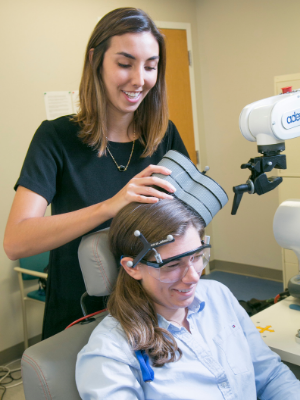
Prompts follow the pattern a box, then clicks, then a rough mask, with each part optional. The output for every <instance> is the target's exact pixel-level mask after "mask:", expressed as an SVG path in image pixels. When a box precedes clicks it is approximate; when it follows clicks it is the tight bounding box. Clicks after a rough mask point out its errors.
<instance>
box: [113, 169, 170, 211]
mask: <svg viewBox="0 0 300 400" xmlns="http://www.w3.org/2000/svg"><path fill="white" fill-rule="evenodd" d="M171 172H172V171H171V170H169V169H168V168H166V167H162V166H159V165H149V166H148V167H147V168H145V169H144V170H143V171H142V172H140V173H139V174H137V175H136V176H135V177H133V178H132V179H131V180H130V181H129V182H128V183H127V185H125V186H124V187H123V189H121V190H120V191H119V192H118V193H117V194H116V195H115V196H114V197H112V198H111V199H108V200H107V201H106V202H107V205H108V208H109V210H110V213H111V218H113V217H114V216H115V215H116V214H117V213H118V212H119V211H120V210H121V209H122V208H123V207H124V206H126V205H127V204H129V203H131V202H134V201H135V202H138V203H157V202H158V201H159V199H173V197H172V196H171V195H169V194H167V193H165V192H163V191H160V190H158V189H155V188H154V187H153V186H158V187H160V188H162V189H164V190H165V191H167V192H169V193H174V192H175V190H176V189H175V187H174V186H173V185H172V184H171V183H169V182H167V181H166V180H164V179H160V178H158V177H155V176H151V175H152V174H154V173H157V174H162V175H170V174H171Z"/></svg>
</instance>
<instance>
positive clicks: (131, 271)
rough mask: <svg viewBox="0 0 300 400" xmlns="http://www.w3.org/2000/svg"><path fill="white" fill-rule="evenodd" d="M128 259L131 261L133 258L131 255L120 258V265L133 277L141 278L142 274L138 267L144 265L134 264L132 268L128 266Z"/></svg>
mask: <svg viewBox="0 0 300 400" xmlns="http://www.w3.org/2000/svg"><path fill="white" fill-rule="evenodd" d="M128 261H133V258H131V257H123V258H122V260H121V265H122V267H123V268H124V269H125V271H126V272H127V274H128V275H130V276H131V277H132V278H133V279H136V280H138V281H139V280H140V279H142V274H141V271H140V267H142V268H143V267H144V266H142V265H141V264H138V265H136V266H135V267H134V268H131V267H128V266H127V263H128Z"/></svg>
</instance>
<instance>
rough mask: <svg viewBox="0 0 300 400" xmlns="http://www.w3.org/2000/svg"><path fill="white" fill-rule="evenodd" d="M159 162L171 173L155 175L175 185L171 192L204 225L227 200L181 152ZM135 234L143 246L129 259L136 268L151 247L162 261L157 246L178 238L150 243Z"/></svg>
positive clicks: (167, 156) (130, 265) (173, 151)
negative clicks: (197, 216)
mask: <svg viewBox="0 0 300 400" xmlns="http://www.w3.org/2000/svg"><path fill="white" fill-rule="evenodd" d="M158 165H161V166H163V167H166V168H168V169H170V170H171V171H172V173H171V175H162V174H153V175H152V176H156V177H159V178H161V179H163V180H166V181H168V182H170V183H171V184H172V185H173V186H174V187H175V188H176V192H175V193H170V194H172V195H173V196H174V197H176V198H178V199H179V200H181V201H182V202H183V203H185V204H187V205H188V206H189V207H191V208H192V209H193V210H194V211H196V212H197V213H198V214H199V215H200V216H201V217H202V219H203V220H204V223H205V226H207V225H208V224H209V223H210V222H211V220H212V219H213V217H214V216H215V215H216V214H217V212H218V211H220V210H221V209H222V208H223V207H224V206H225V205H226V203H227V202H228V196H227V194H226V192H225V191H224V190H223V189H222V188H221V186H220V185H219V184H218V183H217V182H215V181H214V180H213V179H211V178H209V177H208V176H206V175H205V173H206V172H202V173H201V172H200V171H199V170H198V169H197V168H196V166H195V165H194V164H193V163H192V161H191V160H190V159H189V158H187V157H186V156H184V155H183V154H181V153H179V152H178V151H175V150H169V151H168V152H167V153H166V154H165V155H164V157H163V158H162V160H161V161H160V162H159V163H158ZM134 235H135V236H137V237H139V238H140V240H141V242H142V243H143V245H144V247H143V250H142V251H141V252H140V253H139V254H138V255H137V257H136V258H135V259H134V260H133V261H128V262H127V266H128V267H131V268H134V267H135V266H136V265H137V264H138V263H139V262H140V261H141V260H142V259H143V258H144V257H145V255H146V254H147V253H148V252H149V251H150V250H153V251H154V253H155V259H156V262H157V263H161V262H162V259H161V256H160V254H159V253H158V252H157V251H156V250H155V248H156V247H159V246H162V245H164V244H167V243H171V242H174V240H175V239H174V238H173V236H172V235H168V236H167V239H164V240H161V241H159V242H156V243H153V244H150V243H149V242H148V241H147V240H146V239H145V237H144V236H143V235H142V234H141V232H140V231H138V230H136V231H135V232H134Z"/></svg>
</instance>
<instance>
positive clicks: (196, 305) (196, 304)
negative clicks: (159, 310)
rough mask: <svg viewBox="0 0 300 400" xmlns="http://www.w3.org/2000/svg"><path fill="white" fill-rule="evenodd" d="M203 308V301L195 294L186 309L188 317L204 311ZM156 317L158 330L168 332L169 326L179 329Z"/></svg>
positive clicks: (160, 317)
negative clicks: (161, 329)
mask: <svg viewBox="0 0 300 400" xmlns="http://www.w3.org/2000/svg"><path fill="white" fill-rule="evenodd" d="M204 307H205V301H201V300H200V298H199V297H198V296H197V293H196V294H195V297H194V300H193V302H192V304H191V305H189V307H188V310H189V311H188V317H189V316H190V315H192V314H196V313H200V312H201V311H202V310H203V309H204ZM157 317H158V325H159V326H160V328H163V329H167V330H169V326H170V325H172V327H175V328H177V329H180V328H178V327H177V326H175V325H173V324H172V322H170V321H168V320H166V319H165V318H164V317H163V316H161V315H160V314H157Z"/></svg>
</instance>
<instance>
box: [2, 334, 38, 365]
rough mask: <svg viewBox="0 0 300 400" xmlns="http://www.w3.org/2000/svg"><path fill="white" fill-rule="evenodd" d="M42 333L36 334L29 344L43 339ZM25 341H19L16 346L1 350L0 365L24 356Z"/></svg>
mask: <svg viewBox="0 0 300 400" xmlns="http://www.w3.org/2000/svg"><path fill="white" fill-rule="evenodd" d="M41 338H42V335H37V336H34V337H33V338H30V339H29V340H28V344H29V346H33V345H34V344H36V343H38V342H40V341H41ZM24 350H25V348H24V342H21V343H18V344H16V345H15V346H12V347H10V348H8V349H5V350H2V351H0V365H2V366H3V365H5V364H7V363H9V362H11V361H14V360H18V359H19V358H21V357H22V354H23V353H24Z"/></svg>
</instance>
